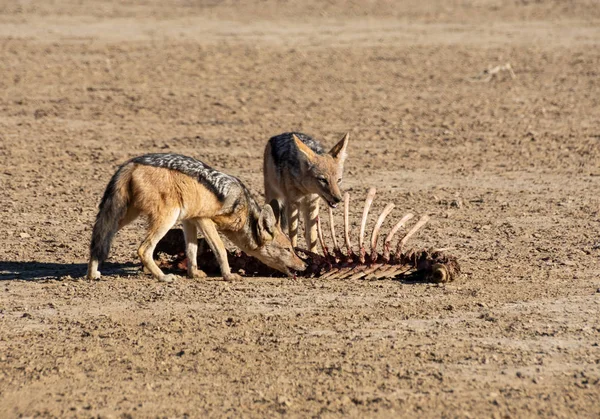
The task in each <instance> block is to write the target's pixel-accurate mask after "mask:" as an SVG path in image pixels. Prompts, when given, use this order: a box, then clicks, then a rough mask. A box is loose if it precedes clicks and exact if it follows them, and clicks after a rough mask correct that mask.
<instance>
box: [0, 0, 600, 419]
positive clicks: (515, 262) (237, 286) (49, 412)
mask: <svg viewBox="0 0 600 419" xmlns="http://www.w3.org/2000/svg"><path fill="white" fill-rule="evenodd" d="M0 44H1V47H0V76H1V77H0V217H1V221H2V223H1V224H0V279H1V281H0V416H1V417H18V416H54V417H56V416H60V417H69V416H78V417H148V416H150V417H154V416H157V417H158V416H160V417H182V416H192V417H200V416H227V417H240V416H241V417H265V416H269V417H272V416H278V415H282V416H290V417H339V416H353V417H364V416H370V417H390V416H393V415H394V416H407V417H409V416H419V417H527V416H544V417H546V416H558V417H574V416H578V417H598V416H599V415H600V402H599V399H600V347H599V345H600V320H599V319H600V263H599V257H600V7H599V6H598V2H597V1H595V0H589V1H585V0H576V1H570V2H563V1H552V0H537V1H526V0H522V1H515V0H511V1H506V2H505V1H500V0H463V1H458V0H455V1H442V0H437V1H436V0H434V1H416V0H411V1H407V2H402V3H401V4H396V2H391V1H383V0H375V1H370V2H365V1H348V2H346V1H342V0H328V1H316V0H309V1H306V2H302V4H301V5H300V4H298V3H296V2H287V1H275V0H267V1H241V2H234V1H225V2H216V1H210V0H204V1H195V2H191V1H178V2H174V4H167V2H161V1H143V2H137V1H136V2H134V1H126V2H123V1H118V0H106V1H102V2H89V1H75V0H72V1H61V2H47V1H41V0H39V1H19V2H16V1H3V2H2V3H0ZM505 63H510V64H511V65H512V66H513V68H514V69H515V72H516V75H517V78H516V79H514V80H512V79H510V78H509V77H508V75H507V74H504V73H501V74H499V75H498V77H497V78H494V79H492V80H491V81H489V82H488V83H484V82H475V81H473V79H472V78H473V77H474V76H476V75H477V74H479V73H480V72H481V71H482V70H484V69H486V68H487V67H489V66H495V65H501V64H505ZM289 130H300V131H303V132H306V133H308V134H312V135H314V136H316V137H317V138H320V139H322V141H323V142H324V143H326V144H327V145H333V144H334V142H335V141H336V140H337V139H338V138H339V137H341V135H343V133H344V132H346V131H350V132H351V143H350V149H349V153H350V157H349V160H348V162H347V165H346V175H345V181H344V187H345V188H346V189H347V190H350V191H351V193H352V205H353V208H354V210H353V216H354V217H357V216H358V215H359V214H360V212H361V199H362V197H363V196H364V194H365V191H366V190H367V188H368V187H369V186H376V187H377V188H378V191H379V192H378V196H377V200H376V204H375V208H376V209H382V208H383V206H384V205H385V203H386V202H388V201H393V202H395V203H396V205H397V209H396V210H395V211H394V213H393V216H392V219H398V218H399V217H400V216H401V214H402V213H404V212H408V211H414V212H415V213H417V214H423V213H429V214H431V215H432V216H433V221H432V223H431V224H430V225H429V226H428V227H427V228H426V229H425V230H424V231H423V232H422V233H421V234H420V235H419V236H418V237H417V238H416V239H415V240H413V245H415V246H418V247H426V246H431V245H435V246H444V247H446V246H447V247H452V248H453V250H452V251H451V253H452V254H454V255H455V256H457V257H458V258H459V260H460V261H461V264H462V268H463V271H464V274H463V276H462V277H461V278H460V279H459V280H457V281H456V282H454V283H451V284H448V285H442V286H437V285H431V284H409V283H403V282H401V281H391V280H384V281H335V280H329V281H327V280H319V279H313V280H308V279H301V280H297V281H293V280H290V279H275V278H251V279H247V280H245V281H244V282H241V283H225V282H222V281H219V278H213V279H212V280H210V281H201V280H188V279H184V278H181V279H179V280H177V281H176V282H175V283H173V284H163V283H158V282H156V281H154V280H152V279H151V278H149V277H147V276H146V275H144V274H142V273H140V269H139V266H140V263H139V260H138V258H137V256H136V247H137V244H138V243H139V241H140V238H141V235H142V230H141V227H143V224H142V223H141V222H139V223H137V224H135V225H133V226H131V227H128V228H127V229H126V230H124V231H122V232H121V233H119V235H118V236H117V239H116V241H115V244H114V248H113V251H112V254H111V257H110V259H109V261H108V263H107V264H106V266H105V268H104V269H103V272H104V273H105V274H106V276H105V277H104V280H102V281H96V282H88V281H85V280H80V279H78V278H81V276H82V275H83V274H84V272H85V263H86V258H87V247H88V242H89V238H90V228H91V225H92V222H93V219H94V216H95V213H96V210H97V204H98V202H99V200H100V197H101V194H102V192H103V189H104V187H105V185H106V183H107V182H108V179H109V177H110V176H111V174H112V172H113V171H114V170H115V168H116V166H117V165H118V164H119V163H120V162H123V161H124V160H126V159H128V158H130V157H132V156H135V155H139V154H142V153H145V152H162V151H171V152H179V153H183V154H188V155H191V156H194V157H197V158H200V159H202V160H204V161H206V162H207V163H210V164H211V165H213V166H215V167H217V168H220V169H222V170H224V171H226V172H229V173H232V174H235V175H237V176H239V177H241V178H242V179H243V180H244V181H245V182H246V183H247V184H248V185H249V186H250V188H251V189H252V190H253V191H254V192H255V193H256V195H257V196H260V194H262V177H261V176H262V175H261V159H262V150H263V147H264V144H265V142H266V140H267V139H268V138H269V137H270V136H271V135H274V134H278V133H280V132H283V131H289ZM372 221H373V220H371V223H372ZM386 226H388V227H389V224H386Z"/></svg>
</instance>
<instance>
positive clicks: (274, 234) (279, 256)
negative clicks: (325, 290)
mask: <svg viewBox="0 0 600 419" xmlns="http://www.w3.org/2000/svg"><path fill="white" fill-rule="evenodd" d="M257 227H258V228H257V230H258V240H257V242H258V243H257V244H258V247H257V248H256V249H253V250H251V251H249V252H247V253H248V254H250V255H251V256H254V257H255V258H257V259H258V260H260V261H261V262H262V263H264V264H265V265H267V266H269V267H271V268H273V269H277V270H278V271H280V272H283V273H284V274H286V275H288V276H292V273H291V272H290V269H294V270H296V271H303V270H305V269H306V264H305V263H304V262H303V261H302V259H300V258H299V257H298V256H297V255H296V253H295V252H294V248H293V247H292V243H291V242H290V239H289V238H288V236H287V235H286V234H284V233H283V231H282V230H281V209H280V207H279V202H278V201H277V200H275V199H274V200H273V201H271V203H269V204H267V205H265V206H264V207H263V209H262V211H261V213H260V216H259V217H258V224H257Z"/></svg>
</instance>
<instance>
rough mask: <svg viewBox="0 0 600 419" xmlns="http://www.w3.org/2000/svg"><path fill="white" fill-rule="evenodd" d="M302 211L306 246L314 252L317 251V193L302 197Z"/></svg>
mask: <svg viewBox="0 0 600 419" xmlns="http://www.w3.org/2000/svg"><path fill="white" fill-rule="evenodd" d="M302 213H303V214H304V237H305V239H306V248H307V249H308V250H310V251H311V252H313V253H315V252H316V251H317V217H318V216H319V195H317V194H312V195H308V196H307V197H305V198H304V200H303V202H302Z"/></svg>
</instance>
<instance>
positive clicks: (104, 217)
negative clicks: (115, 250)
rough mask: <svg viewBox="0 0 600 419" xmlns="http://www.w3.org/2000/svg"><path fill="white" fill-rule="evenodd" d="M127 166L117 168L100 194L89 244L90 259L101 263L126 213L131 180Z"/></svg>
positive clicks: (106, 255)
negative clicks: (102, 193) (98, 207)
mask: <svg viewBox="0 0 600 419" xmlns="http://www.w3.org/2000/svg"><path fill="white" fill-rule="evenodd" d="M129 166H130V165H128V164H125V165H123V166H121V167H120V168H119V170H117V172H116V173H115V174H114V175H113V177H112V178H111V179H110V182H109V183H108V186H107V187H106V190H105V191H104V195H103V196H102V201H101V202H100V210H99V211H98V215H97V216H96V222H95V223H94V229H93V232H92V242H91V244H90V260H91V261H95V262H96V263H101V262H103V261H104V260H105V259H106V258H107V257H108V253H109V251H110V245H111V243H112V240H113V238H114V236H115V234H116V233H117V231H118V230H119V223H120V222H121V220H122V219H123V218H124V217H125V215H126V214H127V209H128V206H129V198H130V191H129V183H130V180H131V172H130V168H129Z"/></svg>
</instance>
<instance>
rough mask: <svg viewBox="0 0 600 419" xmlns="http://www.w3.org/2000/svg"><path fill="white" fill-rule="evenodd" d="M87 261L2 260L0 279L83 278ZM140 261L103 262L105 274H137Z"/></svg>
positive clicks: (46, 279)
mask: <svg viewBox="0 0 600 419" xmlns="http://www.w3.org/2000/svg"><path fill="white" fill-rule="evenodd" d="M86 270H87V264H86V263H48V262H36V261H27V262H0V281H11V280H22V281H48V280H55V279H62V278H65V277H71V278H81V277H83V276H85V273H86ZM139 271H140V264H139V263H132V262H127V263H111V262H104V263H103V264H102V274H103V275H137V274H138V273H139Z"/></svg>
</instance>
